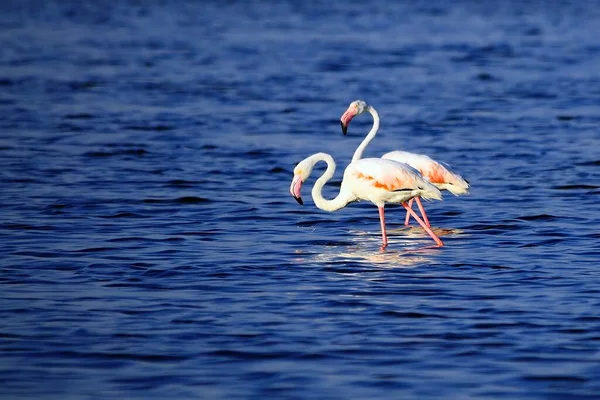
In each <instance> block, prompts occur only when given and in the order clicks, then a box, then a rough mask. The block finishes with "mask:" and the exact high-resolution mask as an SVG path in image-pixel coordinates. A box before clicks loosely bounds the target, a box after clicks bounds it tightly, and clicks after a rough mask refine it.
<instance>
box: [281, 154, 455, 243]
mask: <svg viewBox="0 0 600 400" xmlns="http://www.w3.org/2000/svg"><path fill="white" fill-rule="evenodd" d="M319 161H325V162H326V163H327V169H326V170H325V172H324V173H323V175H322V176H321V177H320V178H319V179H317V181H316V182H315V184H314V186H313V188H312V198H313V200H314V202H315V205H316V206H317V207H318V208H320V209H321V210H325V211H337V210H339V209H341V208H343V207H345V206H346V205H348V204H349V203H352V202H354V201H359V200H369V201H371V202H372V203H373V204H375V205H376V206H377V208H378V209H379V222H380V224H381V236H382V245H381V249H382V250H383V249H385V248H386V247H387V244H388V239H387V234H386V229H385V215H384V210H383V209H384V207H385V203H397V204H402V206H403V207H404V208H405V209H406V211H407V212H408V213H410V214H411V215H412V216H413V218H414V219H415V220H416V221H417V222H418V223H419V224H420V225H421V226H422V227H423V229H425V231H426V232H427V233H428V234H429V236H431V238H432V239H433V240H434V241H435V243H436V244H437V245H438V246H443V245H444V244H443V243H442V241H441V240H440V238H439V237H437V236H436V234H435V233H433V231H432V230H431V229H430V228H429V227H428V226H427V225H426V224H425V223H424V222H423V220H421V218H419V216H418V215H417V214H416V213H415V212H414V211H413V210H412V209H410V208H409V207H408V205H407V204H406V202H407V201H408V200H410V199H412V198H414V197H417V196H419V197H422V198H424V199H428V200H441V199H442V195H441V193H440V191H439V190H438V188H436V187H435V186H434V185H432V184H431V183H429V181H427V180H426V179H425V178H423V176H422V175H421V174H420V173H419V172H418V171H416V170H415V169H414V168H412V167H410V166H409V165H407V164H402V163H398V162H396V161H392V160H384V159H381V158H364V159H360V160H356V161H353V162H351V163H350V164H349V165H348V166H347V167H346V170H345V171H344V178H343V180H342V185H341V188H340V192H339V194H338V195H337V196H336V197H335V198H334V199H331V200H327V199H325V198H323V194H322V189H323V186H325V183H327V182H328V181H329V180H330V179H331V177H333V174H334V173H335V168H336V165H335V162H334V161H333V157H331V156H330V155H329V154H326V153H316V154H313V155H312V156H310V157H307V158H306V159H304V160H302V161H300V163H298V165H297V166H296V167H295V168H294V179H293V180H292V184H291V185H290V193H291V195H292V196H293V197H294V198H295V199H296V201H298V203H300V204H304V203H303V201H302V197H301V195H300V191H301V189H302V184H303V183H304V182H306V180H307V179H308V178H309V176H310V174H311V173H312V170H313V168H314V166H315V165H316V164H317V163H318V162H319Z"/></svg>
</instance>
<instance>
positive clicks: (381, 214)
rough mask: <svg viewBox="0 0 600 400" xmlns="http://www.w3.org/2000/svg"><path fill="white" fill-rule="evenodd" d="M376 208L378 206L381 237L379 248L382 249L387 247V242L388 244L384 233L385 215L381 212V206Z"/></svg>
mask: <svg viewBox="0 0 600 400" xmlns="http://www.w3.org/2000/svg"><path fill="white" fill-rule="evenodd" d="M377 208H379V222H381V236H382V238H383V242H382V244H381V250H383V249H385V248H386V247H387V244H388V241H387V235H386V233H385V215H384V214H383V207H377Z"/></svg>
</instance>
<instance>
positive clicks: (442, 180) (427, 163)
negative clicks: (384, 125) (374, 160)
mask: <svg viewBox="0 0 600 400" xmlns="http://www.w3.org/2000/svg"><path fill="white" fill-rule="evenodd" d="M381 158H383V159H386V160H394V161H398V162H404V163H407V164H409V165H411V166H412V167H414V168H416V169H417V170H419V172H420V173H421V174H422V175H423V176H424V177H425V178H427V179H428V180H429V181H430V182H431V183H433V184H435V185H437V186H438V187H440V188H441V189H447V190H449V191H450V192H451V193H453V194H455V195H458V194H463V193H466V192H467V191H468V190H469V183H468V182H467V181H466V180H465V179H464V178H463V177H462V176H460V175H459V174H457V173H455V172H454V171H452V169H451V168H450V166H449V165H447V164H444V163H440V162H437V161H435V160H433V159H432V158H431V157H429V156H426V155H424V154H415V153H410V152H408V151H398V150H397V151H391V152H389V153H386V154H384V155H383V156H382V157H381Z"/></svg>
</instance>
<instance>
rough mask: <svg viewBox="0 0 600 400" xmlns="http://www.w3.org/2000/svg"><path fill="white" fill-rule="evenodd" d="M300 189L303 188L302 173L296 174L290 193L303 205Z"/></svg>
mask: <svg viewBox="0 0 600 400" xmlns="http://www.w3.org/2000/svg"><path fill="white" fill-rule="evenodd" d="M300 189H302V178H301V177H300V175H294V179H293V180H292V184H291V185H290V194H291V195H292V197H293V198H294V199H296V201H297V202H298V204H300V205H303V204H304V202H303V201H302V197H300Z"/></svg>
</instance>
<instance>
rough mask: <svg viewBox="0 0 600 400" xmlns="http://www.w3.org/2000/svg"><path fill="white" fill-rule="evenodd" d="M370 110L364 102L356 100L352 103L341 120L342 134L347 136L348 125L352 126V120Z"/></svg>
mask: <svg viewBox="0 0 600 400" xmlns="http://www.w3.org/2000/svg"><path fill="white" fill-rule="evenodd" d="M368 109H369V105H368V104H367V103H365V102H364V101H363V100H354V101H353V102H352V103H350V105H349V106H348V109H347V110H346V112H345V113H344V114H343V115H342V117H341V118H340V122H341V123H342V133H343V134H344V135H345V134H346V133H347V132H348V124H350V121H352V118H354V117H356V116H357V115H359V114H362V113H364V112H365V111H367V110H368Z"/></svg>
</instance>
